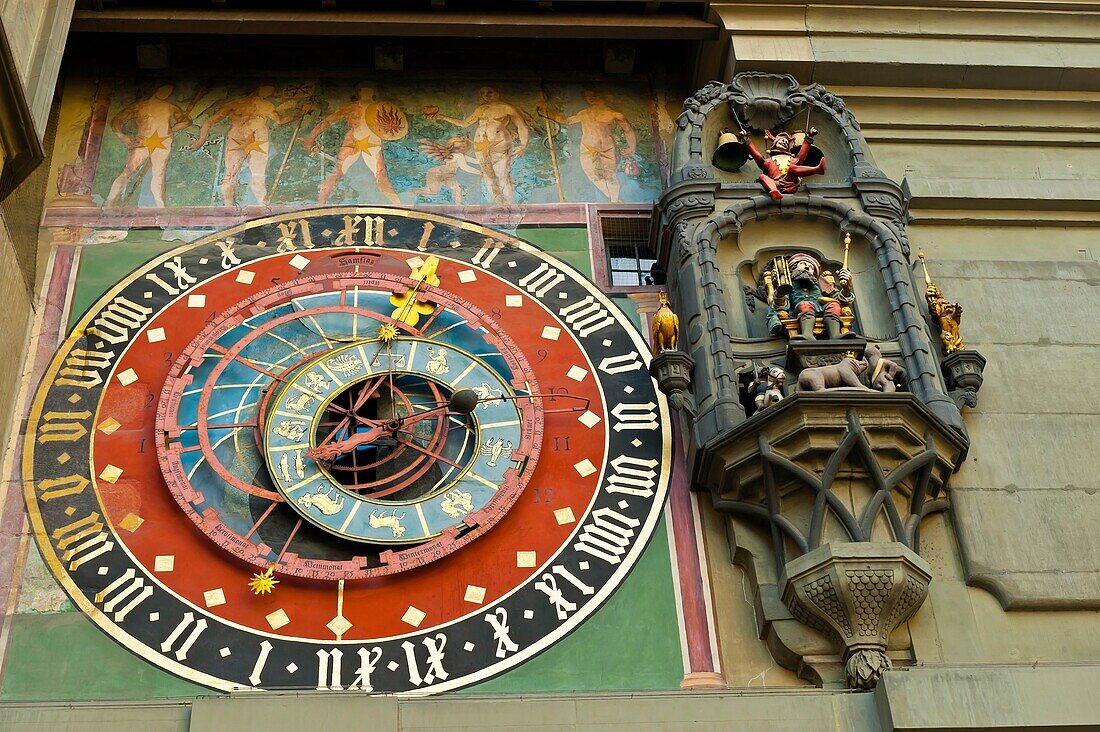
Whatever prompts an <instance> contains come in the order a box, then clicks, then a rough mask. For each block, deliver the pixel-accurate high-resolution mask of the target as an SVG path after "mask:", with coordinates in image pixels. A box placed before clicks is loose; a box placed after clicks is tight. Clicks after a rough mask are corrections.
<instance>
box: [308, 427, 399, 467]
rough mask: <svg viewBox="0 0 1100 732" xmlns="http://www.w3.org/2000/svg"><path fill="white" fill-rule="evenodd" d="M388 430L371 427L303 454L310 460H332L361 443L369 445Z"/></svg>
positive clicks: (359, 445)
mask: <svg viewBox="0 0 1100 732" xmlns="http://www.w3.org/2000/svg"><path fill="white" fill-rule="evenodd" d="M387 432H389V430H388V429H386V428H385V427H371V428H370V429H369V430H367V431H366V432H357V433H356V434H354V435H352V436H351V437H349V438H348V439H346V440H339V441H338V442H329V443H327V444H321V445H318V446H317V447H313V448H310V449H309V450H306V452H305V456H306V457H307V458H310V459H312V460H332V459H334V458H335V457H336V456H338V455H343V454H344V453H346V452H351V451H352V450H354V449H355V448H357V447H361V446H362V445H369V444H370V443H372V442H374V441H375V440H377V439H378V438H379V437H381V436H382V435H384V434H386V433H387Z"/></svg>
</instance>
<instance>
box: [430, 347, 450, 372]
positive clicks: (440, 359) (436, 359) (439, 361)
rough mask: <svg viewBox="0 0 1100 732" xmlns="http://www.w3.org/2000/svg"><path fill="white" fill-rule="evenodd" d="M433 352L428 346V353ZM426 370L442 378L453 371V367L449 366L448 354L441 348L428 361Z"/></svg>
mask: <svg viewBox="0 0 1100 732" xmlns="http://www.w3.org/2000/svg"><path fill="white" fill-rule="evenodd" d="M431 352H432V347H431V346H428V353H431ZM425 368H427V369H428V373H430V374H435V375H436V376H442V375H443V374H445V373H447V372H448V371H450V370H451V367H450V366H448V365H447V352H446V351H445V350H443V349H442V348H440V349H439V350H438V351H436V352H435V355H434V356H432V357H431V358H430V359H428V363H427V364H425Z"/></svg>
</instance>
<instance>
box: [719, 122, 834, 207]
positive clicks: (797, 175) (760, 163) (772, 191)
mask: <svg viewBox="0 0 1100 732" xmlns="http://www.w3.org/2000/svg"><path fill="white" fill-rule="evenodd" d="M816 134H817V129H816V128H814V127H811V128H810V132H809V134H807V135H805V136H803V139H802V143H801V144H800V145H799V146H798V151H797V152H791V151H792V149H793V148H794V146H795V144H796V137H797V134H796V135H791V134H789V133H787V132H780V133H779V134H778V135H772V133H771V132H769V131H767V130H765V131H764V139H765V140H767V142H768V156H767V157H764V156H763V155H761V154H760V151H759V150H757V149H756V146H755V145H753V143H752V140H750V139H749V133H748V132H746V131H745V130H741V132H740V135H739V136H740V138H741V141H742V142H744V143H745V147H747V148H748V151H749V155H750V156H752V159H753V160H755V161H756V165H757V167H759V168H760V170H762V171H763V173H762V174H761V175H760V177H759V178H757V180H759V181H760V185H762V186H763V187H764V190H765V191H766V192H767V194H768V195H769V196H771V197H772V200H775V201H778V200H780V199H782V198H783V194H784V193H796V192H797V191H798V188H799V186H800V185H801V184H802V179H803V178H806V177H808V176H811V175H820V174H822V173H824V172H825V158H824V157H822V158H821V160H820V161H819V162H818V163H817V165H806V164H805V162H806V159H807V156H809V154H810V151H811V150H812V149H814V148H813V137H814V135H816Z"/></svg>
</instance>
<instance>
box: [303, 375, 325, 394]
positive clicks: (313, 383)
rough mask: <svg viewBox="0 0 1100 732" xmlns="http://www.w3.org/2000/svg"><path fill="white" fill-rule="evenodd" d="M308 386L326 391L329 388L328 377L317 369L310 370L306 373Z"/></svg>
mask: <svg viewBox="0 0 1100 732" xmlns="http://www.w3.org/2000/svg"><path fill="white" fill-rule="evenodd" d="M306 387H308V388H310V389H313V391H324V390H326V389H328V387H329V382H328V379H326V378H325V377H324V376H321V375H320V374H319V373H317V372H316V371H310V372H308V373H307V374H306Z"/></svg>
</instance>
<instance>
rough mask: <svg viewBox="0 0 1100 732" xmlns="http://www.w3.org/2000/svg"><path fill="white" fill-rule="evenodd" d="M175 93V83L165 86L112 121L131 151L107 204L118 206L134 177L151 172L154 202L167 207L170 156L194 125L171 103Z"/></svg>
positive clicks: (112, 126) (113, 185)
mask: <svg viewBox="0 0 1100 732" xmlns="http://www.w3.org/2000/svg"><path fill="white" fill-rule="evenodd" d="M172 91H173V87H172V85H171V84H163V85H161V86H159V87H157V89H156V91H154V92H153V95H152V96H151V97H149V98H148V99H143V100H142V101H139V102H134V103H133V104H131V105H130V106H128V107H126V108H124V109H123V110H122V111H120V112H119V113H118V114H116V115H115V118H114V119H112V120H111V129H112V130H114V131H115V134H116V135H118V136H119V139H121V140H122V142H123V143H125V145H126V147H128V148H129V149H130V152H129V154H128V155H127V157H126V164H125V165H124V166H123V167H122V172H121V173H119V174H118V177H117V178H115V180H114V182H113V183H112V184H111V190H110V192H109V193H108V194H107V201H106V205H108V206H116V205H118V202H119V199H120V198H121V197H122V193H123V191H124V190H125V189H126V186H127V184H128V183H130V180H131V179H132V178H133V177H134V174H135V173H139V174H140V175H144V172H145V170H148V171H149V174H150V179H149V188H150V190H151V191H152V194H153V201H154V203H156V205H157V206H158V207H160V208H163V207H164V173H165V171H166V170H167V169H168V156H169V155H170V154H171V153H172V136H173V135H175V134H176V133H177V132H179V131H180V130H182V129H184V128H185V127H188V126H190V124H191V118H190V117H189V116H188V114H187V112H185V111H183V109H181V108H180V107H179V106H177V105H175V104H173V103H172V102H170V101H168V98H169V97H170V96H172ZM128 128H129V129H132V132H131V131H128ZM140 175H139V178H140Z"/></svg>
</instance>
